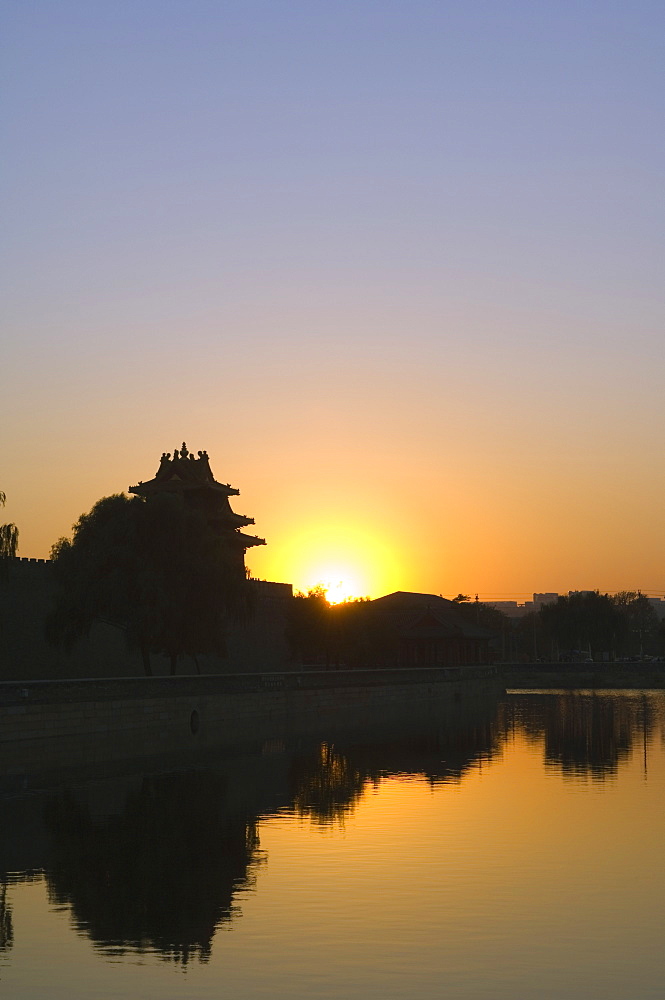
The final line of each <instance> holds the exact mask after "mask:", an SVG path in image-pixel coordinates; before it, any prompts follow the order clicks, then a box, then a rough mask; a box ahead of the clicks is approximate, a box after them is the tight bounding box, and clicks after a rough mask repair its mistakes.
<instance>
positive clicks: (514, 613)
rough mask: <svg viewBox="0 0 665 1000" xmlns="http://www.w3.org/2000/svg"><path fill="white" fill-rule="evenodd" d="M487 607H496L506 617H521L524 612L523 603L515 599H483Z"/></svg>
mask: <svg viewBox="0 0 665 1000" xmlns="http://www.w3.org/2000/svg"><path fill="white" fill-rule="evenodd" d="M485 604H487V606H488V607H489V608H496V610H497V611H500V612H501V613H502V614H504V615H507V617H508V618H521V617H522V615H523V614H524V605H523V604H518V603H517V601H485Z"/></svg>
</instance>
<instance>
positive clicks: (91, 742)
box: [0, 666, 501, 775]
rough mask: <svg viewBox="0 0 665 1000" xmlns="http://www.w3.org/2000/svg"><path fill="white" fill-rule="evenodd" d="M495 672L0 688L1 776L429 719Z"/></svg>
mask: <svg viewBox="0 0 665 1000" xmlns="http://www.w3.org/2000/svg"><path fill="white" fill-rule="evenodd" d="M500 684H501V682H500V680H499V679H498V677H497V671H496V668H494V667H487V666H479V667H461V668H445V669H443V668H442V669H436V668H432V669H411V670H337V671H307V672H300V673H298V672H291V673H263V674H226V675H216V676H201V677H145V678H144V677H136V678H108V679H91V680H71V681H30V682H26V683H15V682H4V683H1V684H0V744H1V746H2V761H3V765H2V768H3V770H4V774H5V775H6V774H8V773H14V774H17V773H22V772H26V773H28V772H29V771H30V770H31V769H33V768H35V767H39V768H43V767H45V766H47V765H48V766H53V767H55V766H67V765H69V764H71V763H75V762H80V759H81V757H82V756H85V757H86V758H87V759H90V760H92V759H94V760H96V761H98V762H99V761H103V760H118V759H123V758H128V757H133V756H145V755H155V754H159V753H167V752H168V753H173V752H177V751H179V750H187V749H190V748H192V747H193V746H196V747H197V748H207V749H212V748H214V747H219V746H223V745H225V744H233V743H235V742H237V741H239V740H246V739H254V740H270V739H279V738H283V737H284V736H287V735H289V736H292V735H294V734H302V735H307V734H311V733H315V732H319V731H320V730H321V728H322V727H326V726H328V727H331V726H335V727H340V726H348V727H358V726H362V725H363V722H364V721H365V720H368V719H370V718H371V719H372V720H376V719H380V720H381V721H383V722H384V723H386V724H389V723H390V720H391V718H395V719H396V718H399V717H403V716H404V714H405V713H407V714H408V713H412V714H413V713H415V714H417V713H421V714H423V715H424V716H425V715H427V716H430V717H431V715H432V713H434V714H437V713H439V714H440V713H441V712H443V713H444V714H445V711H447V710H448V709H449V708H450V707H451V706H453V707H454V706H456V705H457V703H458V702H460V701H462V700H463V699H464V700H468V699H472V698H474V697H475V696H478V695H481V696H482V695H485V694H486V693H487V692H488V691H492V692H495V691H496V690H497V687H498V686H500Z"/></svg>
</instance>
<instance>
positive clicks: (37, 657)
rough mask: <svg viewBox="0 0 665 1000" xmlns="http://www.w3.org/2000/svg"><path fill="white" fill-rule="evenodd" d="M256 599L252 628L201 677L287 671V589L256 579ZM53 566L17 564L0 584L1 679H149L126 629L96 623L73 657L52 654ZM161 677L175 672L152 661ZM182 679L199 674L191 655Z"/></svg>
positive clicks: (209, 660) (236, 629)
mask: <svg viewBox="0 0 665 1000" xmlns="http://www.w3.org/2000/svg"><path fill="white" fill-rule="evenodd" d="M252 585H253V587H254V590H255V595H256V600H255V607H254V613H253V615H252V616H251V618H249V619H248V620H247V621H246V622H244V623H238V624H233V625H232V626H230V627H229V631H228V636H227V655H226V656H225V657H214V656H201V657H199V667H200V669H201V672H202V673H205V674H219V673H242V672H257V671H258V672H265V671H272V670H284V669H285V668H287V667H288V665H289V664H290V660H291V652H290V648H289V645H288V643H287V641H286V637H285V627H286V615H287V608H288V602H289V601H290V599H291V596H292V588H291V585H290V584H287V583H269V582H265V581H259V580H256V581H252ZM53 596H54V583H53V577H52V571H51V566H50V563H49V561H48V560H45V559H15V560H13V562H12V564H11V565H10V567H9V571H8V573H7V576H6V577H5V578H0V680H25V681H27V680H58V679H65V678H68V679H76V678H86V677H93V678H94V677H137V676H142V675H143V664H142V662H141V657H140V655H139V654H138V652H136V651H132V650H128V649H127V646H126V643H125V638H124V634H123V632H122V630H121V629H119V628H115V627H114V626H112V625H108V624H104V623H101V622H100V623H97V624H95V625H94V626H93V628H92V630H91V633H90V636H89V638H86V639H82V640H81V641H80V642H79V643H77V645H76V646H75V647H74V649H73V650H72V652H71V653H69V654H67V653H64V652H62V651H58V650H55V649H53V647H51V646H50V645H49V644H48V643H47V642H46V639H45V638H44V623H45V620H46V616H47V615H48V613H49V610H50V608H51V606H52V603H53ZM152 665H153V671H154V673H155V674H156V675H162V674H168V672H169V665H168V663H167V661H166V659H165V658H162V657H156V656H153V657H152ZM178 673H179V674H194V673H196V667H195V664H194V661H193V660H191V659H190V658H189V657H182V658H181V659H180V660H179V661H178Z"/></svg>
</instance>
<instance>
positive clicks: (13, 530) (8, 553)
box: [0, 492, 18, 567]
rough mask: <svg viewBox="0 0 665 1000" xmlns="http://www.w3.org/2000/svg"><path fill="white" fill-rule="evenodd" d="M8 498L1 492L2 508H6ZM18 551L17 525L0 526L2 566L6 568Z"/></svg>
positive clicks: (0, 504) (0, 560)
mask: <svg viewBox="0 0 665 1000" xmlns="http://www.w3.org/2000/svg"><path fill="white" fill-rule="evenodd" d="M6 501H7V497H6V496H5V494H4V493H2V492H0V507H4V506H5V503H6ZM17 549H18V528H17V527H16V525H15V524H0V564H1V565H2V566H4V567H6V565H7V562H8V561H9V560H10V559H13V558H14V557H15V555H16V551H17Z"/></svg>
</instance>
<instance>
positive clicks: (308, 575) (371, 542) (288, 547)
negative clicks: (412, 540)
mask: <svg viewBox="0 0 665 1000" xmlns="http://www.w3.org/2000/svg"><path fill="white" fill-rule="evenodd" d="M271 555H272V556H273V565H272V566H271V567H270V569H269V572H270V573H271V574H272V579H285V580H289V581H290V582H291V583H293V586H294V588H295V589H296V590H300V591H302V592H303V593H307V591H308V590H312V589H313V588H315V587H322V588H323V589H324V590H325V591H326V596H327V599H328V601H330V603H331V604H340V603H341V602H342V601H347V600H349V599H350V598H357V597H368V596H369V597H379V596H380V595H381V594H385V593H388V592H389V591H390V590H397V589H398V583H399V580H400V578H401V576H402V575H403V573H402V572H401V571H400V569H401V567H400V564H399V560H398V558H397V557H396V553H395V552H394V551H393V548H392V546H391V545H390V544H388V543H386V542H385V541H383V540H382V539H380V538H378V537H377V536H376V535H373V534H370V533H369V532H365V531H362V530H361V529H359V528H358V526H357V525H351V526H349V525H346V524H339V523H337V524H335V523H333V524H330V523H328V524H317V525H313V526H312V527H311V528H309V529H308V530H307V531H303V530H302V529H301V530H300V531H299V532H297V533H294V535H292V536H291V537H289V538H287V539H286V540H285V541H284V542H283V543H282V544H281V545H279V546H275V547H274V551H273V553H271Z"/></svg>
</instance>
